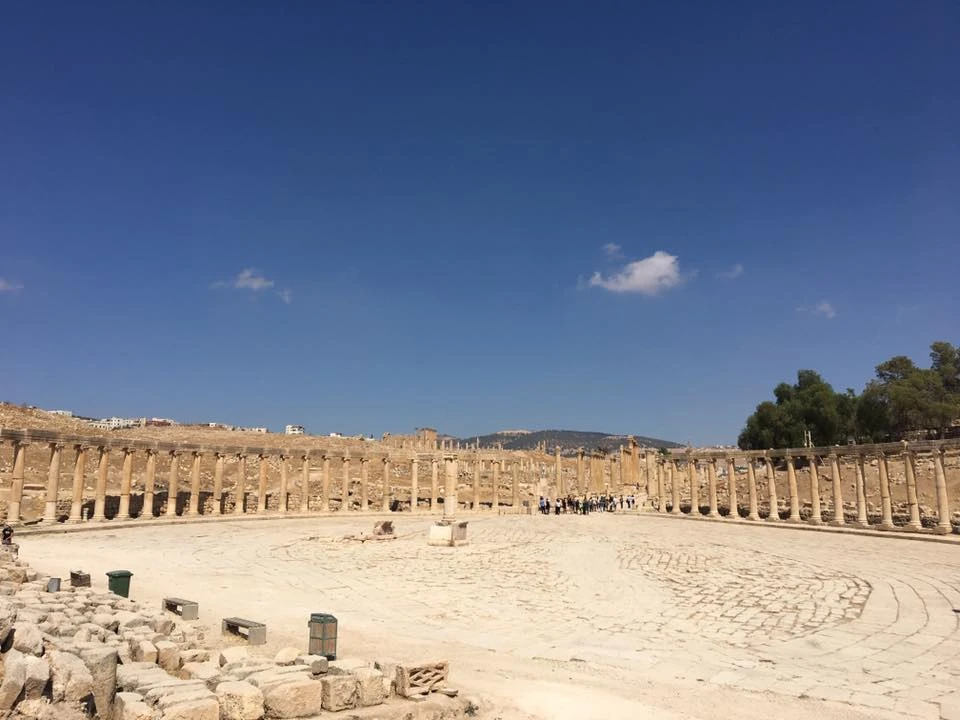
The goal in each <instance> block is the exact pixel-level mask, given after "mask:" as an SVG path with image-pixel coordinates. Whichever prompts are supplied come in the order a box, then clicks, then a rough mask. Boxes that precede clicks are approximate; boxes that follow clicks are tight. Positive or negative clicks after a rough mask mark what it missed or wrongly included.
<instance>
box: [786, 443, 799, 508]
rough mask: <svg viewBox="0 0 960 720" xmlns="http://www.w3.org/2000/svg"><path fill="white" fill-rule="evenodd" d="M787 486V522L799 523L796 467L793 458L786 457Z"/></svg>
mask: <svg viewBox="0 0 960 720" xmlns="http://www.w3.org/2000/svg"><path fill="white" fill-rule="evenodd" d="M787 486H788V488H789V490H790V518H789V522H800V492H799V491H798V490H797V466H796V465H795V464H794V461H793V457H792V456H790V455H787Z"/></svg>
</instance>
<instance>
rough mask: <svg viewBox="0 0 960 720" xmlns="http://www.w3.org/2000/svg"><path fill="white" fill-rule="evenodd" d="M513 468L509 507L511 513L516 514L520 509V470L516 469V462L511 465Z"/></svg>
mask: <svg viewBox="0 0 960 720" xmlns="http://www.w3.org/2000/svg"><path fill="white" fill-rule="evenodd" d="M511 465H512V466H513V488H512V490H513V492H512V493H511V496H510V506H511V507H512V508H513V511H514V512H516V511H517V509H518V508H519V507H520V469H519V468H518V467H517V463H516V461H514V462H513V463H511Z"/></svg>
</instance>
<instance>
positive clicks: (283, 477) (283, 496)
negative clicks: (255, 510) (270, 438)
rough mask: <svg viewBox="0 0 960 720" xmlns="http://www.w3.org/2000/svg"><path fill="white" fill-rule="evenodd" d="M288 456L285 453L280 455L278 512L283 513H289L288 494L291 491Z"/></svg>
mask: <svg viewBox="0 0 960 720" xmlns="http://www.w3.org/2000/svg"><path fill="white" fill-rule="evenodd" d="M287 457H288V456H287V455H283V454H280V455H279V456H278V459H279V460H280V505H279V506H278V507H277V512H279V513H280V514H281V515H286V514H287V495H288V494H289V492H290V488H289V487H288V482H289V479H288V478H287Z"/></svg>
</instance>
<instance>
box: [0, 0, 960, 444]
mask: <svg viewBox="0 0 960 720" xmlns="http://www.w3.org/2000/svg"><path fill="white" fill-rule="evenodd" d="M0 67H2V68H3V71H2V73H0V98H2V101H0V317H2V318H3V328H4V330H5V332H4V343H3V348H2V350H0V399H5V400H10V401H14V402H28V403H33V404H36V405H39V406H41V407H48V408H52V407H65V408H70V409H73V410H75V411H78V412H85V413H88V414H92V415H112V414H117V415H137V416H139V415H150V416H172V417H176V418H178V419H181V420H184V421H206V420H219V421H226V422H234V423H243V424H268V425H270V426H271V427H272V428H273V429H280V428H281V427H282V425H283V424H284V423H287V422H301V423H303V424H305V425H306V426H307V428H308V431H314V432H329V431H334V430H338V431H342V432H350V433H354V432H363V433H368V434H376V435H379V434H380V433H381V432H384V431H391V432H405V431H410V430H411V429H412V428H414V427H416V426H421V425H432V426H435V427H437V428H439V429H440V430H442V431H445V432H449V433H453V434H457V435H468V434H473V433H482V432H488V431H492V430H497V429H503V428H508V427H509V428H515V427H527V428H531V429H535V428H553V427H564V428H577V429H585V430H587V429H589V430H602V431H608V432H622V433H627V432H630V433H638V434H645V435H652V436H658V437H663V438H667V439H673V440H677V441H688V440H689V441H693V442H695V443H719V442H733V441H734V440H735V438H736V435H737V433H738V432H739V430H740V429H741V427H742V424H743V421H744V419H745V418H746V416H747V415H748V414H749V413H750V412H751V411H752V409H753V407H754V406H755V405H756V403H757V402H759V401H760V400H762V399H765V398H767V397H768V396H770V394H771V389H772V388H773V386H774V385H775V384H776V383H777V382H779V381H781V380H789V379H791V378H795V374H796V371H797V370H798V369H799V368H807V367H811V368H814V369H817V370H819V371H820V372H821V373H823V374H824V376H825V377H826V378H827V379H828V380H829V381H830V382H831V383H833V384H834V386H835V387H838V388H845V387H848V386H850V387H855V388H856V389H858V390H859V389H860V388H861V387H862V385H863V383H864V382H865V381H866V380H867V379H868V378H869V377H870V375H871V374H872V369H873V366H874V365H875V364H876V363H878V362H880V361H881V360H884V359H886V358H887V357H889V356H891V355H895V354H908V355H911V356H913V357H914V358H915V359H917V360H918V361H920V362H923V363H924V364H926V360H927V359H926V353H927V346H928V345H929V343H930V342H931V341H933V340H937V339H946V340H951V341H953V342H957V341H960V337H958V335H960V333H958V329H960V323H958V321H957V314H956V309H957V301H958V294H957V280H956V278H957V267H958V261H960V242H958V230H960V203H958V198H960V133H958V131H957V128H960V84H958V83H957V71H958V68H960V6H958V5H957V4H956V3H953V2H918V3H903V2H896V3H887V2H869V3H868V2H845V3H816V2H813V3H791V4H784V3H756V4H751V3H703V2H689V3H673V2H665V3H660V4H656V3H542V4H541V3H532V2H527V3H459V2H423V3H417V4H416V6H414V5H412V4H408V3H395V2H382V3H380V2H363V3H355V2H344V3H335V2H325V3H300V2H293V3H283V4H279V3H243V2H237V3H230V4H213V3H207V4H204V3H176V2H169V3H100V4H96V3H94V4H87V3H72V2H71V3H56V2H48V3H27V4H20V5H19V6H10V7H8V8H6V9H5V12H4V20H3V23H2V24H0Z"/></svg>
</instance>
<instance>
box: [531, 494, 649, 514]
mask: <svg viewBox="0 0 960 720" xmlns="http://www.w3.org/2000/svg"><path fill="white" fill-rule="evenodd" d="M636 502H637V500H636V498H635V497H634V496H633V495H620V496H619V497H617V496H615V495H609V494H608V495H582V496H581V495H567V496H566V497H558V498H555V499H554V500H552V501H551V500H550V498H548V497H543V496H542V495H541V496H540V504H539V508H540V514H541V515H550V514H551V513H552V514H554V515H565V514H567V513H572V514H575V515H587V514H589V513H591V512H616V511H617V510H618V509H619V510H621V511H622V510H632V509H633V508H634V507H635V506H636Z"/></svg>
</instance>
